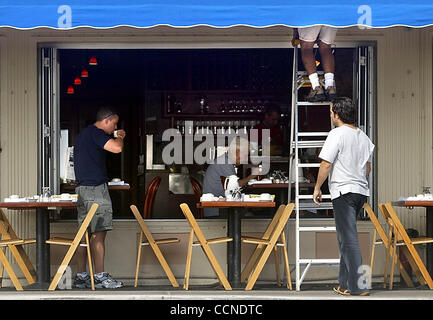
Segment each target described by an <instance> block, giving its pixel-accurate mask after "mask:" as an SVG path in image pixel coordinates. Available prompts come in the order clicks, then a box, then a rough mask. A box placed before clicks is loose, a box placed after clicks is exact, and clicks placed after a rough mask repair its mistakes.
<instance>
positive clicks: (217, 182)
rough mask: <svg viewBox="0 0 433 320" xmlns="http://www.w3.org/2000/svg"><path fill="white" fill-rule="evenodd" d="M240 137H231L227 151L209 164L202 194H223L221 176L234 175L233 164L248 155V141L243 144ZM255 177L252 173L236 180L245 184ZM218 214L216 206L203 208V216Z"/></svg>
mask: <svg viewBox="0 0 433 320" xmlns="http://www.w3.org/2000/svg"><path fill="white" fill-rule="evenodd" d="M241 139H243V138H240V137H236V138H235V139H233V141H232V143H230V146H229V151H228V152H226V153H224V154H223V155H221V156H220V157H218V158H217V159H215V161H214V163H212V164H210V165H209V167H208V168H207V170H206V174H205V176H204V180H203V194H205V193H212V194H213V195H214V196H216V197H220V196H222V197H224V196H225V194H224V188H223V184H222V182H221V177H228V176H231V175H236V170H235V166H237V165H239V164H241V159H242V157H244V156H248V149H249V144H248V141H245V144H243V143H241ZM243 140H245V139H243ZM243 145H247V146H248V147H247V148H243V147H241V146H243ZM244 149H247V150H244ZM255 177H256V176H254V175H249V176H247V177H245V178H243V179H240V180H239V181H238V183H239V186H240V187H243V186H245V185H246V184H247V183H248V181H250V180H251V179H253V178H255ZM218 215H219V209H217V208H205V209H204V216H205V218H208V217H215V216H218Z"/></svg>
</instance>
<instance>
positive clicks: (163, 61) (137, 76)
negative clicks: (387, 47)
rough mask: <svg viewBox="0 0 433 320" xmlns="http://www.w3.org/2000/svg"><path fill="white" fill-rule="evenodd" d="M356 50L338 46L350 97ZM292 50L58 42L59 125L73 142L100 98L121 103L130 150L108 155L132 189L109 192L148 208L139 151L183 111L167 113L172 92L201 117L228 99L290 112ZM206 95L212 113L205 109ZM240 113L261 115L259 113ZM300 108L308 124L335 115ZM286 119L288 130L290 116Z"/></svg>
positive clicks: (342, 82) (119, 203)
mask: <svg viewBox="0 0 433 320" xmlns="http://www.w3.org/2000/svg"><path fill="white" fill-rule="evenodd" d="M353 51H354V50H353V49H336V50H335V57H336V61H337V63H336V81H337V88H338V90H339V91H338V92H339V94H341V95H345V96H349V97H351V96H352V92H353ZM292 54H293V51H291V50H289V49H200V50H183V49H178V50H130V49H110V50H90V49H89V50H82V49H80V50H75V49H65V50H59V61H60V91H61V103H60V105H61V106H60V108H61V113H60V118H61V128H62V129H68V130H69V139H70V141H69V145H70V146H72V145H73V143H74V139H75V137H76V135H77V134H78V133H79V132H80V131H81V130H82V129H84V128H85V127H86V126H87V125H89V124H91V123H93V122H94V116H95V114H96V111H97V109H98V108H99V107H100V106H102V105H106V104H107V105H111V106H113V107H115V108H116V109H117V111H118V112H119V114H120V122H119V127H120V128H123V129H125V131H126V133H127V139H126V140H125V149H124V152H122V153H121V154H120V155H115V154H109V155H108V157H107V169H108V176H109V178H110V179H111V178H117V177H118V178H122V179H123V180H125V181H126V182H128V183H130V185H131V190H130V191H128V192H123V191H122V192H119V191H117V192H111V195H112V198H113V203H114V205H115V207H116V208H115V211H116V214H115V216H116V217H122V218H132V215H131V214H130V213H129V205H130V204H131V203H134V204H137V206H139V207H140V208H142V206H143V199H144V193H145V190H146V186H147V184H148V183H149V181H150V180H148V178H147V176H146V174H145V173H143V174H140V173H139V172H138V170H137V168H138V166H139V158H140V155H142V156H143V155H145V135H146V134H154V135H155V140H158V137H160V135H161V133H162V132H163V130H165V129H166V128H169V127H171V126H175V124H176V121H177V120H178V118H176V116H177V115H174V114H170V113H168V110H167V101H168V99H167V97H168V96H170V97H171V98H170V99H173V101H178V102H180V103H181V104H182V112H181V116H182V117H183V118H180V119H182V120H185V119H187V117H190V116H194V115H197V114H198V116H197V118H194V120H195V121H200V120H203V119H206V120H208V119H212V120H218V119H219V118H218V117H219V116H218V115H221V112H222V107H223V106H226V107H227V106H229V105H230V106H234V105H236V104H239V103H241V104H245V103H247V104H248V103H249V104H250V105H255V104H257V102H258V101H260V103H263V102H265V101H274V102H277V103H278V104H279V105H280V106H281V107H282V110H283V112H284V113H286V114H287V115H289V114H290V104H291V101H290V99H291V81H292V75H291V71H292ZM91 56H95V57H96V58H97V60H98V65H97V66H89V65H88V61H89V59H90V57H91ZM318 59H319V60H320V57H319V56H318ZM320 68H321V66H319V70H320ZM82 69H86V70H88V72H89V77H88V78H81V80H82V84H81V85H79V86H74V89H75V93H74V94H73V95H68V94H67V93H66V91H67V88H68V86H69V85H72V83H73V80H74V78H75V77H77V76H79V75H80V73H81V71H82ZM203 96H206V99H207V103H208V104H209V109H208V112H209V113H210V115H199V114H200V110H199V100H200V98H201V97H203ZM173 101H172V102H173ZM172 107H173V105H172ZM322 109H323V108H322ZM169 112H173V109H172V110H170V111H169ZM241 116H242V117H245V119H256V120H257V121H259V120H260V119H261V116H260V115H258V114H251V115H249V114H246V115H244V114H242V115H241ZM301 116H302V117H304V123H305V125H306V128H307V130H308V129H309V128H310V127H314V128H315V129H317V126H324V128H323V130H327V129H329V126H330V124H329V121H323V119H328V118H329V112H328V111H327V110H321V111H320V112H318V111H315V112H308V113H307V114H302V115H301ZM241 119H243V118H241ZM284 121H286V123H285V126H284V127H285V130H286V133H287V132H288V130H289V128H288V127H287V124H288V123H290V119H288V118H285V119H284ZM286 137H287V139H288V137H289V136H288V135H287V134H286ZM156 143H157V141H156ZM195 169H196V168H195ZM148 174H151V175H152V174H153V173H152V172H148ZM165 187H166V186H165ZM165 187H164V186H163V185H161V188H165ZM161 190H162V189H161ZM164 192H165V191H164ZM161 195H162V193H161ZM161 195H159V197H161ZM172 198H173V199H171V200H173V201H174V202H176V201H177V200H176V199H175V198H176V197H172ZM175 200H176V201H175ZM160 201H164V200H163V199H160ZM173 201H171V202H172V203H173ZM179 201H181V200H179ZM167 212H169V211H167Z"/></svg>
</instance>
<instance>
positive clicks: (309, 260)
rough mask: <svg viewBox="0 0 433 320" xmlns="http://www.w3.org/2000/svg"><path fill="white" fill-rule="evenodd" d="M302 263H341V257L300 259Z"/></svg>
mask: <svg viewBox="0 0 433 320" xmlns="http://www.w3.org/2000/svg"><path fill="white" fill-rule="evenodd" d="M299 263H301V264H310V263H311V264H340V259H299Z"/></svg>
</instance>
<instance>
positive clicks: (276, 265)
mask: <svg viewBox="0 0 433 320" xmlns="http://www.w3.org/2000/svg"><path fill="white" fill-rule="evenodd" d="M274 256H275V273H276V275H277V286H279V287H281V279H280V258H279V257H278V247H277V245H275V246H274Z"/></svg>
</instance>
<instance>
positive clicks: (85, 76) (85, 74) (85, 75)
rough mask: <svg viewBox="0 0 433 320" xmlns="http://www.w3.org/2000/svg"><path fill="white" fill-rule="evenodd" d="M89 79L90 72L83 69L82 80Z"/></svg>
mask: <svg viewBox="0 0 433 320" xmlns="http://www.w3.org/2000/svg"><path fill="white" fill-rule="evenodd" d="M88 77H89V72H88V71H87V70H86V69H83V71H81V78H88Z"/></svg>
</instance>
